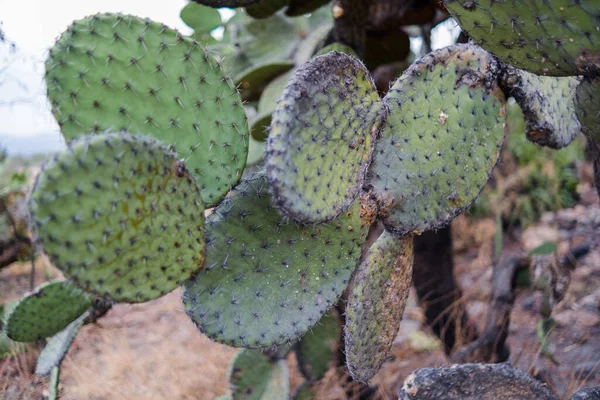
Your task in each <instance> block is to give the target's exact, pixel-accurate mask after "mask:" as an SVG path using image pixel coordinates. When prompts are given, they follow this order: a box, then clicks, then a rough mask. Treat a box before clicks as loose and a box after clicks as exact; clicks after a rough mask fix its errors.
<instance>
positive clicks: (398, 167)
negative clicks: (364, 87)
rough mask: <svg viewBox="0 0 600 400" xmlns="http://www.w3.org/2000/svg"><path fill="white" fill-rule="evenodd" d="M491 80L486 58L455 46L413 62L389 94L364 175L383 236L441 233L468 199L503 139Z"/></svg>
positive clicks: (500, 108)
mask: <svg viewBox="0 0 600 400" xmlns="http://www.w3.org/2000/svg"><path fill="white" fill-rule="evenodd" d="M496 73H497V71H496V62H495V60H494V59H493V58H492V56H491V55H489V54H488V53H487V52H485V51H483V50H481V49H480V48H479V47H477V46H474V45H457V46H451V47H446V48H444V49H441V50H437V51H434V52H432V53H430V54H428V55H427V56H425V57H423V58H421V59H420V60H418V61H416V62H415V63H414V64H413V65H412V66H411V67H410V68H409V69H408V70H406V71H405V72H404V74H402V76H401V77H400V78H399V79H398V80H397V81H396V82H395V83H394V85H393V86H392V87H391V88H390V91H389V92H388V94H387V96H386V97H385V98H384V102H385V103H386V104H387V105H388V107H389V114H388V118H387V120H386V122H385V124H384V127H383V128H382V134H381V138H380V139H379V140H378V141H377V145H376V149H375V153H374V156H373V164H372V165H371V168H370V174H369V183H370V185H372V194H373V195H374V197H375V199H376V200H377V201H378V203H379V206H380V216H381V218H382V220H383V222H384V224H385V226H386V228H387V229H388V230H389V231H391V232H393V233H395V234H396V235H404V234H406V233H409V232H419V233H420V232H423V231H425V230H429V229H432V228H437V227H442V226H445V225H446V224H448V223H449V222H450V221H451V220H452V218H454V217H455V216H456V215H458V214H459V213H461V212H462V211H463V210H464V209H466V208H467V207H469V206H470V205H471V203H472V202H473V201H474V200H475V199H476V197H477V196H478V194H479V192H480V191H481V189H482V188H483V186H484V185H485V183H486V182H487V180H488V177H489V176H490V174H491V171H492V169H493V167H494V166H495V165H496V162H497V160H498V157H499V154H500V148H501V146H502V141H503V138H504V124H505V113H506V108H505V99H504V95H503V93H502V91H501V90H500V89H499V88H498V86H497V84H496V79H495V76H496Z"/></svg>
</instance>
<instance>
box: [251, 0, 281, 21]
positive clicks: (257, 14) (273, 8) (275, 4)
mask: <svg viewBox="0 0 600 400" xmlns="http://www.w3.org/2000/svg"><path fill="white" fill-rule="evenodd" d="M288 3H289V0H261V1H259V2H258V3H255V4H252V5H249V6H247V7H246V8H245V10H246V13H248V15H249V16H251V17H252V18H257V19H263V18H268V17H270V16H271V15H273V14H275V13H276V12H277V11H279V10H281V9H282V8H283V7H285V6H287V4H288Z"/></svg>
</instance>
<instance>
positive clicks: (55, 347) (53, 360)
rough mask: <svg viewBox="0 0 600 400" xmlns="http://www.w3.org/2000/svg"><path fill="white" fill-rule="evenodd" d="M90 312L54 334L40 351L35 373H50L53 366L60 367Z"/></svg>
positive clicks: (44, 374) (43, 374) (41, 374)
mask: <svg viewBox="0 0 600 400" xmlns="http://www.w3.org/2000/svg"><path fill="white" fill-rule="evenodd" d="M87 317H88V313H87V312H86V313H84V314H82V315H81V316H80V317H79V318H77V319H76V320H75V321H73V322H71V323H70V324H69V325H68V326H67V327H66V328H65V329H63V330H62V331H60V332H58V333H57V334H56V335H54V336H53V337H52V338H50V340H49V341H48V343H46V346H44V349H43V350H42V352H41V353H40V355H39V356H38V359H37V364H36V366H35V374H36V375H39V376H46V375H50V372H52V368H54V367H59V366H60V363H61V362H62V360H63V358H65V355H66V354H67V351H69V347H71V344H72V343H73V340H75V336H77V334H78V333H79V330H80V329H81V327H82V326H83V322H84V320H85V319H86V318H87Z"/></svg>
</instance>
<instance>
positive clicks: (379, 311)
mask: <svg viewBox="0 0 600 400" xmlns="http://www.w3.org/2000/svg"><path fill="white" fill-rule="evenodd" d="M412 268H413V238H412V236H408V237H404V238H401V239H396V238H395V237H393V236H392V235H391V234H389V233H387V232H384V233H383V234H382V235H381V236H380V237H379V238H378V239H377V240H376V241H375V243H374V244H373V246H372V247H371V248H370V249H369V251H368V252H367V254H366V256H365V259H364V261H363V263H362V264H361V265H360V266H359V268H358V272H357V274H356V277H355V282H354V286H353V287H352V290H351V291H350V294H349V295H348V305H347V308H346V324H345V326H344V334H345V343H346V346H345V350H346V359H347V362H348V369H349V371H350V373H351V374H352V376H353V377H354V378H355V379H357V380H359V381H361V382H368V381H369V380H370V379H371V378H372V377H373V376H374V375H375V374H376V373H377V371H379V368H380V367H381V364H383V362H384V361H385V360H386V358H387V357H388V352H389V350H390V348H391V347H392V342H393V341H394V339H395V338H396V334H397V333H398V326H399V325H400V320H401V319H402V314H403V313H404V307H405V306H406V299H407V297H408V290H409V289H410V284H411V281H412Z"/></svg>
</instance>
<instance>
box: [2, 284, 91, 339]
mask: <svg viewBox="0 0 600 400" xmlns="http://www.w3.org/2000/svg"><path fill="white" fill-rule="evenodd" d="M91 305H92V298H91V297H90V296H89V295H87V294H86V293H84V292H83V291H81V290H80V289H78V288H77V287H75V286H74V285H73V284H72V283H71V282H69V281H54V282H48V283H45V284H43V285H40V286H38V287H37V288H36V289H35V291H33V292H32V293H30V294H28V295H27V296H25V297H24V298H23V299H21V300H20V301H19V302H18V304H16V305H15V306H14V308H13V309H12V310H11V311H10V313H8V315H7V317H6V322H5V325H6V326H5V327H4V329H5V330H6V335H7V336H8V337H9V338H10V339H12V340H14V341H17V342H34V341H37V340H43V339H45V338H47V337H50V336H52V335H54V334H55V333H58V332H60V331H61V330H63V329H64V328H65V327H67V325H69V324H70V323H71V322H73V321H74V320H76V319H77V318H79V316H81V315H82V314H83V313H84V312H85V311H86V310H87V309H88V308H90V307H91Z"/></svg>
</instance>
